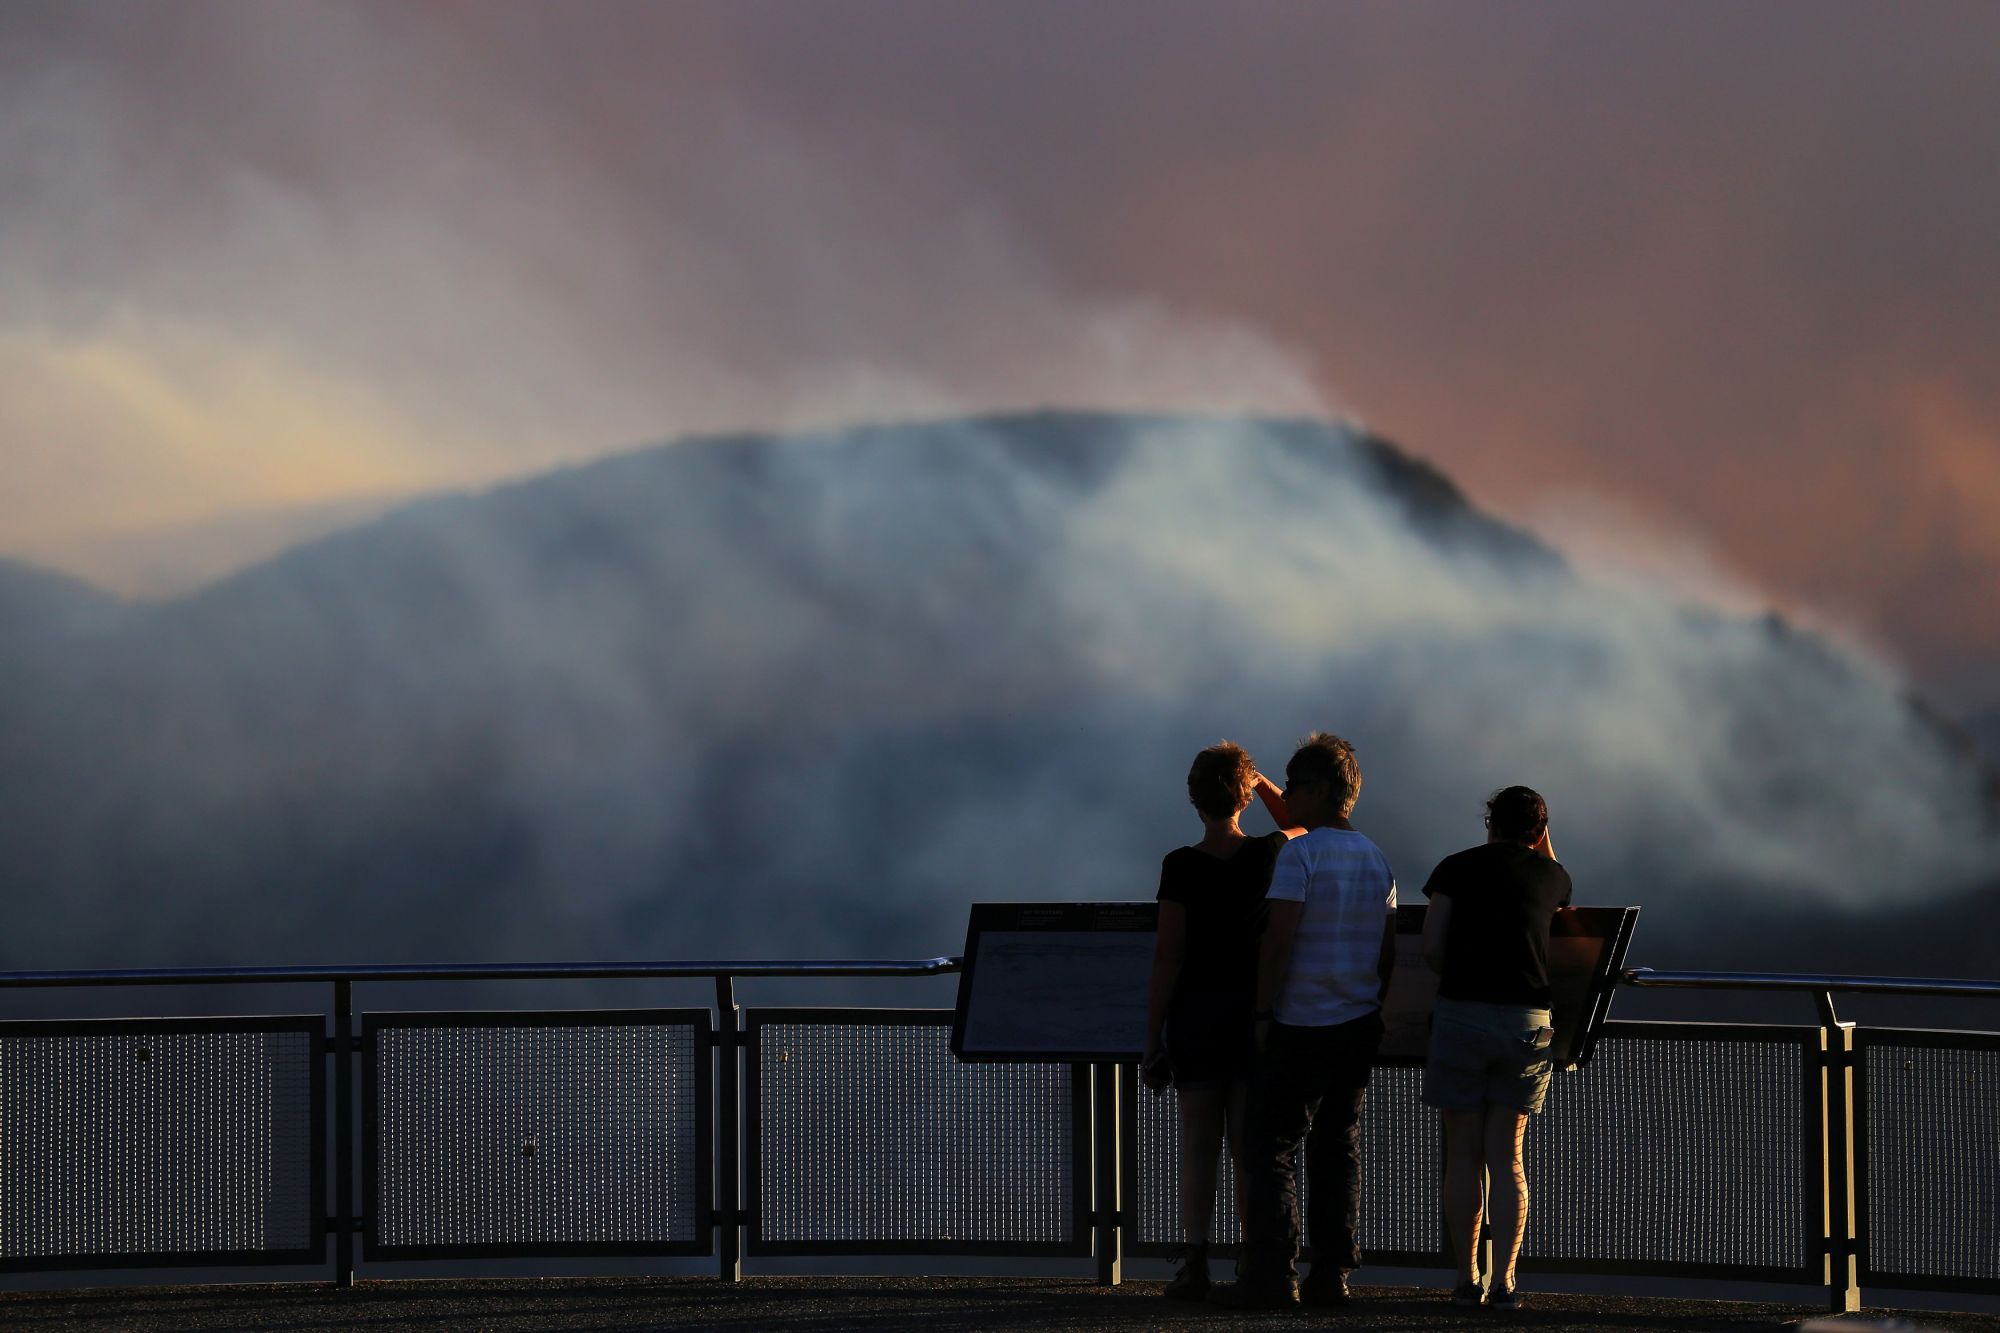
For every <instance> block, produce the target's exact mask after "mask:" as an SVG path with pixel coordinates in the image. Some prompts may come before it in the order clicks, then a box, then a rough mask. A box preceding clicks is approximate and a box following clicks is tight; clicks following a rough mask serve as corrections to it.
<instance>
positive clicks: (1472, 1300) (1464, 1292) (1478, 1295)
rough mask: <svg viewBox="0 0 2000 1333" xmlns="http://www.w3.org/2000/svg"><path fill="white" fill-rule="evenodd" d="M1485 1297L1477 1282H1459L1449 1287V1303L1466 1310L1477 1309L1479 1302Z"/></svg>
mask: <svg viewBox="0 0 2000 1333" xmlns="http://www.w3.org/2000/svg"><path fill="white" fill-rule="evenodd" d="M1485 1299H1486V1292H1485V1291H1484V1290H1482V1289H1481V1287H1480V1285H1479V1284H1478V1283H1477V1282H1461V1283H1459V1284H1458V1285H1457V1286H1456V1287H1453V1288H1452V1289H1451V1303H1452V1304H1453V1305H1458V1306H1463V1307H1464V1308H1466V1309H1468V1310H1477V1309H1478V1308H1479V1303H1480V1302H1481V1301H1483V1300H1485Z"/></svg>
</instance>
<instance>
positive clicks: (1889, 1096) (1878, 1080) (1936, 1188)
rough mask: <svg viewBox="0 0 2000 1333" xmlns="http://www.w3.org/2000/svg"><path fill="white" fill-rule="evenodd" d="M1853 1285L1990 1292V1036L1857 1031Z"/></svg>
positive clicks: (1995, 1255) (1996, 1109) (1997, 1108)
mask: <svg viewBox="0 0 2000 1333" xmlns="http://www.w3.org/2000/svg"><path fill="white" fill-rule="evenodd" d="M1855 1058H1856V1074H1857V1084H1858V1087H1857V1090H1856V1098H1855V1103H1856V1112H1857V1124H1856V1126H1855V1137H1856V1148H1857V1150H1858V1151H1859V1153H1860V1154H1861V1166H1860V1175H1861V1182H1862V1185H1863V1188H1862V1189H1861V1191H1860V1192H1859V1195H1860V1201H1861V1215H1860V1218H1859V1223H1860V1233H1861V1237H1862V1241H1863V1247H1864V1248H1863V1255H1864V1260H1863V1264H1862V1282H1863V1284H1864V1285H1867V1284H1870V1283H1872V1284H1874V1285H1876V1286H1886V1287H1921V1288H1951V1287H1961V1286H1962V1287H1965V1288H1968V1289H1972V1290H1991V1289H1996V1288H2000V1035H1996V1034H1993V1033H1985V1032H1925V1031H1914V1030H1908V1029H1893V1028H1873V1029H1863V1030H1860V1031H1858V1032H1857V1033H1856V1051H1855Z"/></svg>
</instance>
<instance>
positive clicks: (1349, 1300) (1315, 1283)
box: [1299, 1272, 1354, 1309]
mask: <svg viewBox="0 0 2000 1333" xmlns="http://www.w3.org/2000/svg"><path fill="white" fill-rule="evenodd" d="M1353 1303H1354V1293H1353V1292H1351V1291H1349V1290H1348V1289H1347V1274H1345V1273H1338V1272H1336V1273H1328V1274H1327V1275H1326V1276H1324V1277H1322V1276H1320V1275H1319V1274H1318V1273H1314V1274H1312V1275H1310V1276H1309V1277H1307V1278H1306V1280H1305V1281H1303V1282H1301V1283H1299V1304H1300V1305H1312V1306H1317V1307H1319V1308H1320V1309H1333V1308H1338V1307H1340V1306H1343V1305H1352V1304H1353Z"/></svg>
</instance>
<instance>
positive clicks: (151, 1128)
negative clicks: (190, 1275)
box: [0, 1019, 323, 1260]
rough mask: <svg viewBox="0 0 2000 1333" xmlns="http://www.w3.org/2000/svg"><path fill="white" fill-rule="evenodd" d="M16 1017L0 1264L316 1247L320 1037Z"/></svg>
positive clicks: (5, 1084) (5, 1082)
mask: <svg viewBox="0 0 2000 1333" xmlns="http://www.w3.org/2000/svg"><path fill="white" fill-rule="evenodd" d="M299 1021H300V1022H301V1023H307V1022H310V1023H312V1025H313V1026H314V1028H318V1027H319V1026H320V1020H305V1019H302V1020H299ZM26 1026H28V1025H26V1024H20V1025H9V1031H8V1033H7V1034H6V1035H0V1258H5V1259H14V1260H21V1259H35V1258H58V1257H64V1258H89V1257H93V1256H104V1257H107V1258H108V1257H123V1256H140V1255H149V1254H160V1255H167V1254H180V1255H192V1254H200V1253H214V1254H229V1255H243V1254H246V1253H248V1252H257V1251H291V1250H301V1249H304V1248H306V1247H307V1246H309V1245H311V1244H312V1242H313V1240H314V1238H315V1235H316V1234H317V1233H316V1230H315V1227H316V1221H317V1220H316V1219H315V1217H314V1212H315V1208H314V1195H313V1179H314V1170H315V1167H316V1165H317V1164H316V1163H315V1161H314V1160H313V1158H314V1149H315V1143H314V1138H313V1133H312V1130H313V1109H314V1108H313V1091H314V1086H315V1085H314V1080H313V1073H314V1069H315V1067H316V1065H317V1063H318V1062H319V1061H320V1060H321V1059H322V1058H323V1057H322V1056H321V1054H320V1050H319V1044H320V1041H321V1040H322V1036H323V1034H322V1033H321V1032H319V1031H303V1030H294V1031H241V1030H237V1031H229V1030H209V1031H199V1030H186V1029H182V1030H160V1029H147V1028H141V1027H138V1026H136V1025H135V1026H132V1027H127V1028H119V1027H115V1026H112V1025H105V1026H104V1027H103V1028H102V1029H101V1030H98V1031H93V1032H91V1033H90V1034H89V1035H46V1036H45V1035H20V1034H21V1032H22V1029H23V1028H24V1027H26ZM52 1026H55V1025H52ZM73 1030H74V1029H72V1031H73Z"/></svg>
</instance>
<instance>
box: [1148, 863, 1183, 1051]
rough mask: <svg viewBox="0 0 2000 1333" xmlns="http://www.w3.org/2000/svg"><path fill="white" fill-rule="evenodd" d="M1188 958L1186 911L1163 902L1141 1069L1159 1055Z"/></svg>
mask: <svg viewBox="0 0 2000 1333" xmlns="http://www.w3.org/2000/svg"><path fill="white" fill-rule="evenodd" d="M1186 955H1187V908H1186V907H1183V906H1182V905H1181V904H1180V903H1177V902H1174V901H1172V900H1170V899H1162V900H1161V902H1160V926H1159V931H1158V933H1157V934H1155V935H1154V937H1153V978H1152V981H1151V982H1150V983H1149V984H1148V985H1147V987H1146V1051H1145V1055H1144V1056H1143V1057H1142V1058H1141V1059H1140V1061H1139V1064H1140V1067H1141V1068H1144V1067H1145V1066H1146V1065H1149V1064H1151V1063H1152V1061H1153V1057H1154V1056H1156V1055H1158V1054H1159V1053H1160V1033H1161V1031H1162V1030H1163V1029H1164V1028H1165V1027H1166V1026H1167V1006H1169V1005H1170V1004H1172V1003H1173V999H1174V987H1175V986H1177V985H1179V984H1180V979H1181V962H1182V960H1183V959H1184V958H1185V957H1186Z"/></svg>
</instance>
